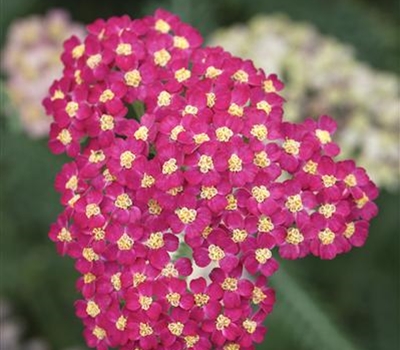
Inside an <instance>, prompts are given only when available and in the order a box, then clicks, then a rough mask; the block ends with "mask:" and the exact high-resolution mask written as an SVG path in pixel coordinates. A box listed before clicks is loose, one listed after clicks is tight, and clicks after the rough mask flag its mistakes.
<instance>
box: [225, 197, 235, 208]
mask: <svg viewBox="0 0 400 350" xmlns="http://www.w3.org/2000/svg"><path fill="white" fill-rule="evenodd" d="M226 200H227V201H228V204H227V206H226V207H225V209H226V210H232V211H233V210H237V199H236V198H235V196H234V195H233V194H232V193H230V194H228V195H227V196H226Z"/></svg>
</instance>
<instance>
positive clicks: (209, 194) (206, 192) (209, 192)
mask: <svg viewBox="0 0 400 350" xmlns="http://www.w3.org/2000/svg"><path fill="white" fill-rule="evenodd" d="M217 194H218V190H217V189H216V188H215V187H214V186H210V187H207V186H202V187H201V192H200V197H201V198H202V199H208V200H210V199H212V198H214V197H215V196H216V195H217Z"/></svg>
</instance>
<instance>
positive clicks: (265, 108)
mask: <svg viewBox="0 0 400 350" xmlns="http://www.w3.org/2000/svg"><path fill="white" fill-rule="evenodd" d="M256 107H257V109H259V110H260V111H264V112H265V113H266V114H269V113H271V110H272V107H271V105H270V104H269V103H268V102H267V101H260V102H257V105H256Z"/></svg>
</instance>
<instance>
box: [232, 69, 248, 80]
mask: <svg viewBox="0 0 400 350" xmlns="http://www.w3.org/2000/svg"><path fill="white" fill-rule="evenodd" d="M232 78H233V80H236V81H237V82H239V83H247V82H248V81H249V75H248V74H247V73H246V72H245V71H244V70H242V69H239V70H237V71H236V72H235V74H233V75H232Z"/></svg>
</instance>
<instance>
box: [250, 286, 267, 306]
mask: <svg viewBox="0 0 400 350" xmlns="http://www.w3.org/2000/svg"><path fill="white" fill-rule="evenodd" d="M266 298H267V296H266V295H265V294H264V292H263V291H262V290H261V288H259V287H254V289H253V292H252V294H251V301H252V303H253V304H255V305H258V304H260V303H262V302H263V301H264V300H265V299H266Z"/></svg>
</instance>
